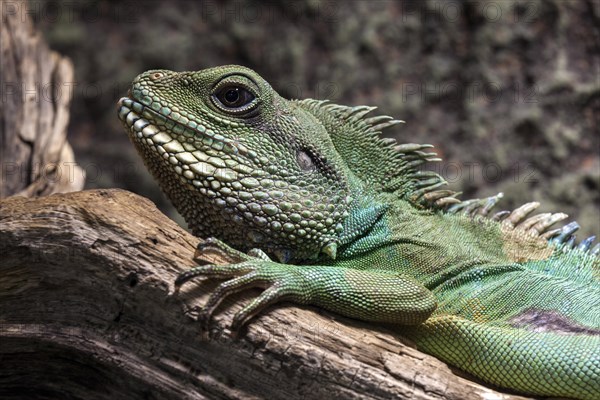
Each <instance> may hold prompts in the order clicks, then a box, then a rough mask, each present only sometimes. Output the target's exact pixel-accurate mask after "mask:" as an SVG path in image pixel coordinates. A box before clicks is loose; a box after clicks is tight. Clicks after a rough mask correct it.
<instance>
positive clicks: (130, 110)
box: [117, 93, 253, 158]
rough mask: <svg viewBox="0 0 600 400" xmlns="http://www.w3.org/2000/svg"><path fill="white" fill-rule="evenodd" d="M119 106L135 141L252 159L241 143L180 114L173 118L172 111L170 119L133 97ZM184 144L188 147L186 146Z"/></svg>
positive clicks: (121, 117) (124, 122)
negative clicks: (169, 144)
mask: <svg viewBox="0 0 600 400" xmlns="http://www.w3.org/2000/svg"><path fill="white" fill-rule="evenodd" d="M128 94H129V93H128ZM117 104H118V106H119V119H120V120H121V121H122V122H123V124H125V126H126V127H127V128H129V134H130V136H132V138H133V137H134V136H135V138H137V139H138V140H140V139H148V140H150V141H151V142H152V143H150V142H148V141H147V142H148V144H156V145H164V144H167V143H169V142H171V141H173V140H175V141H178V142H180V143H181V144H183V147H185V148H186V150H188V151H195V150H198V149H200V148H212V149H213V150H216V151H223V152H225V153H228V154H239V155H241V156H247V157H250V158H252V155H253V152H251V151H249V150H248V149H246V148H245V147H244V146H243V145H241V144H240V143H236V142H234V141H233V140H230V139H228V138H225V137H224V136H222V135H220V134H218V133H215V132H214V131H212V130H211V129H207V128H206V127H205V126H204V125H202V124H198V123H196V122H194V121H190V120H189V119H188V118H186V117H184V116H181V115H179V114H177V116H176V117H174V116H173V114H172V113H171V112H170V111H169V115H168V116H167V115H164V114H163V113H162V112H161V111H162V110H160V106H157V107H155V108H159V110H155V109H153V108H152V107H151V106H147V105H144V104H142V103H141V102H139V101H137V100H135V99H133V98H131V97H121V98H120V99H119V101H118V103H117ZM174 114H176V113H174ZM185 143H187V144H188V145H187V146H185Z"/></svg>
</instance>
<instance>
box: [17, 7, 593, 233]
mask: <svg viewBox="0 0 600 400" xmlns="http://www.w3.org/2000/svg"><path fill="white" fill-rule="evenodd" d="M29 14H30V15H32V16H33V17H34V18H35V20H36V22H37V25H38V26H39V27H40V28H41V29H42V30H43V32H44V34H45V36H46V39H47V40H48V41H49V44H50V46H51V48H53V49H54V50H58V51H59V52H61V53H62V54H64V55H67V56H69V57H70V58H71V59H72V61H73V63H74V65H75V69H76V82H74V85H73V86H72V87H73V89H74V100H73V104H72V115H71V123H70V128H69V135H70V138H69V140H70V142H71V143H72V145H73V146H74V149H75V154H76V158H77V161H78V163H79V164H80V165H81V166H82V167H83V168H84V169H86V171H87V175H88V178H87V187H88V188H92V187H122V188H125V189H129V190H132V191H134V192H136V193H139V194H142V195H144V196H146V197H149V198H151V199H152V200H153V201H154V202H156V203H157V204H158V205H159V207H160V208H161V209H163V210H165V212H167V213H168V214H169V215H171V216H173V217H174V218H176V219H178V220H179V221H180V222H182V221H181V219H180V218H179V217H177V216H176V214H175V212H174V210H172V208H171V207H170V205H169V203H168V201H167V200H166V198H164V197H163V196H162V195H161V194H160V192H159V189H158V186H157V185H156V184H155V183H154V181H153V180H152V178H151V177H150V176H149V175H148V174H147V173H146V171H145V168H144V167H143V165H142V163H141V161H140V160H139V158H138V157H137V155H136V154H135V151H134V148H133V146H132V145H130V143H129V142H128V139H127V137H126V135H125V134H124V132H123V131H122V128H121V126H120V125H119V122H118V120H117V118H116V105H115V103H116V101H117V99H118V98H119V97H120V96H122V95H124V94H125V93H126V90H127V86H128V84H129V82H131V80H132V79H133V78H134V77H135V76H136V75H137V74H138V73H140V72H142V71H144V70H147V69H153V68H166V69H172V70H197V69H202V68H206V67H210V66H215V65H220V64H233V63H235V64H243V65H246V66H248V67H251V68H253V69H255V70H256V71H257V72H259V73H260V74H261V75H262V76H263V77H265V78H266V79H267V80H268V81H269V82H271V84H272V85H273V87H274V88H275V89H276V90H278V91H279V93H280V94H282V95H283V96H285V97H297V98H304V97H315V98H320V99H323V98H328V99H331V100H332V101H335V102H338V103H342V104H349V105H359V104H368V105H376V106H378V107H379V112H381V113H383V114H389V115H392V116H394V117H396V118H399V119H403V120H405V121H406V124H405V125H403V126H400V127H397V128H395V129H393V130H390V131H389V132H387V135H389V136H393V137H396V138H397V139H398V140H399V142H421V143H432V144H434V145H435V146H436V148H437V152H438V153H439V154H440V156H441V157H442V158H443V159H444V162H442V163H439V165H437V166H435V168H437V170H438V171H440V172H441V173H442V174H443V175H444V176H445V177H446V178H447V179H448V180H449V181H450V183H451V187H452V188H453V189H455V190H461V191H463V192H464V197H482V196H490V195H493V194H495V193H497V192H500V191H502V192H505V195H506V197H505V200H504V201H503V202H502V203H501V206H500V208H502V209H510V208H513V207H515V206H518V205H520V204H522V203H524V202H527V201H531V200H537V201H540V202H542V207H541V208H540V210H543V211H563V212H566V213H568V214H569V215H571V216H572V217H573V218H576V219H577V220H578V221H579V222H580V224H581V225H582V226H583V228H582V234H581V235H580V237H582V236H583V234H588V235H589V234H593V233H600V220H599V219H600V217H599V215H600V133H599V126H598V125H599V123H598V122H599V119H600V82H599V74H600V34H599V31H598V27H599V26H600V18H599V17H600V2H599V1H593V0H588V1H585V0H573V1H571V0H545V1H508V0H501V1H483V0H475V1H467V2H464V3H463V2H459V1H439V0H434V1H406V2H393V1H387V0H386V1H345V2H333V1H315V0H300V1H290V2H276V1H264V2H259V1H239V0H234V1H222V2H217V1H168V2H166V1H121V2H118V1H108V0H103V1H79V2H74V1H71V0H66V1H52V2H46V1H31V2H30V10H29ZM373 167H374V168H377V166H373Z"/></svg>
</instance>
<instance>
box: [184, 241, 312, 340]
mask: <svg viewBox="0 0 600 400" xmlns="http://www.w3.org/2000/svg"><path fill="white" fill-rule="evenodd" d="M206 254H208V256H206ZM263 254H264V253H263ZM263 254H261V253H260V252H257V253H256V254H253V256H249V255H247V254H244V253H240V252H238V251H236V250H234V249H231V248H230V247H229V246H227V245H225V244H223V243H222V242H220V241H218V240H215V239H210V240H207V241H205V242H204V243H202V244H201V245H200V246H199V247H198V251H197V256H195V257H194V258H195V259H197V260H199V261H200V262H204V263H206V262H207V261H208V260H210V259H211V258H214V255H219V256H220V257H223V256H226V257H229V258H237V259H240V258H241V259H245V261H242V262H239V263H235V264H225V265H215V264H205V265H200V266H198V267H195V268H192V269H190V270H189V271H186V272H183V273H182V274H180V275H179V276H178V277H177V279H176V280H175V290H176V292H177V291H178V290H179V288H180V287H181V285H183V284H184V283H186V282H188V281H190V280H192V279H194V278H197V277H207V278H217V279H226V280H225V282H223V283H221V284H220V285H219V286H217V287H216V288H215V290H214V291H213V292H212V293H211V294H210V297H209V299H208V301H207V302H206V305H205V306H204V308H203V309H202V311H201V312H200V314H199V317H198V319H199V321H200V323H201V325H202V328H203V329H204V330H208V326H209V323H210V319H211V317H212V314H213V313H214V311H215V309H216V308H217V307H218V306H219V304H220V303H221V302H222V301H223V300H224V299H225V298H226V297H228V296H230V295H232V294H234V293H238V292H241V291H243V290H246V289H250V288H257V287H259V288H263V289H265V290H264V291H263V292H262V293H261V294H260V295H259V296H258V297H256V298H254V299H252V300H251V301H250V303H248V304H247V305H246V306H244V308H242V309H241V310H240V311H238V312H237V313H236V314H235V316H234V317H233V322H232V324H231V329H232V331H234V332H236V331H237V330H239V328H241V327H242V326H243V325H244V324H245V323H246V322H247V321H248V320H249V319H250V318H252V317H253V316H254V315H256V314H257V313H259V312H260V311H261V310H263V309H264V308H265V307H267V306H268V305H270V304H273V303H275V302H277V301H279V300H280V299H281V298H283V297H293V298H295V299H296V300H298V299H299V296H300V297H301V294H299V292H301V291H299V290H298V288H302V282H301V281H302V277H301V276H300V275H299V274H297V273H295V272H294V269H293V266H289V265H285V264H278V263H275V262H273V261H270V260H269V259H268V257H266V255H263ZM265 258H266V259H265Z"/></svg>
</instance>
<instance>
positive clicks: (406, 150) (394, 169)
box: [297, 99, 600, 257]
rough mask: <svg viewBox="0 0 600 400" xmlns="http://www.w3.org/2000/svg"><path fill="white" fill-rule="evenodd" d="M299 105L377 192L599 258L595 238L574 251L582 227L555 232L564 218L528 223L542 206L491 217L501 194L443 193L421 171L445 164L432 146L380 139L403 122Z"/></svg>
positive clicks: (365, 109) (433, 176)
mask: <svg viewBox="0 0 600 400" xmlns="http://www.w3.org/2000/svg"><path fill="white" fill-rule="evenodd" d="M297 103H298V104H299V105H300V106H301V107H303V108H304V109H306V110H307V111H309V112H311V113H312V114H313V115H314V116H315V117H317V118H318V119H319V120H320V121H321V122H322V123H323V124H324V125H325V127H326V129H327V131H328V132H329V133H330V136H331V139H332V141H333V143H334V145H335V146H336V150H337V151H338V152H339V153H340V154H341V155H342V157H343V158H344V160H345V161H346V163H347V164H348V166H349V167H350V168H351V169H352V171H353V172H354V173H355V174H357V175H358V176H359V177H360V178H361V179H363V180H364V181H365V182H368V183H369V184H370V185H371V186H372V187H374V188H375V189H376V190H380V191H385V192H392V193H395V194H397V195H398V196H399V197H401V198H404V199H406V200H408V201H410V202H411V203H412V204H415V205H417V206H421V207H428V208H432V209H440V210H445V212H447V213H450V214H456V213H464V214H466V215H468V216H471V217H480V218H483V217H484V218H489V219H491V220H495V221H498V222H499V223H501V224H502V225H503V227H504V228H505V229H513V230H518V231H522V232H525V233H526V234H529V235H531V236H533V237H540V238H542V239H545V240H548V241H549V243H550V244H552V245H555V246H557V247H559V248H560V249H562V250H563V251H567V250H571V249H578V250H580V251H583V252H588V253H590V254H592V255H595V256H598V257H600V244H596V245H595V246H594V247H593V248H592V244H593V242H594V240H595V238H596V237H595V236H590V237H589V238H587V239H585V240H583V241H582V242H581V243H579V244H578V245H577V246H576V245H575V240H576V235H575V234H574V233H575V232H576V231H577V230H578V229H579V225H578V224H577V222H571V223H569V224H567V225H565V226H563V227H562V228H558V229H550V228H551V227H552V226H553V225H555V224H556V223H558V222H560V221H562V220H564V219H566V218H567V215H566V214H564V213H542V214H537V215H534V216H531V217H528V216H529V214H531V213H532V212H533V211H534V210H535V209H537V208H538V207H539V205H540V204H539V203H538V202H531V203H526V204H524V205H522V206H521V207H519V208H517V209H515V210H513V211H500V212H497V213H495V214H493V215H491V216H490V215H489V212H490V210H491V209H492V208H493V207H494V206H495V205H496V203H498V201H499V200H500V199H501V198H502V197H503V194H502V193H499V194H498V195H496V196H492V197H488V198H484V199H471V200H462V201H461V200H459V199H457V198H456V197H457V196H458V195H459V194H460V193H459V192H455V191H452V190H447V189H440V188H441V187H442V186H444V185H446V184H447V182H446V181H445V180H444V179H443V178H442V177H441V176H440V175H438V174H437V173H435V172H432V171H421V170H418V169H417V168H418V167H420V166H421V165H423V164H425V163H427V162H437V161H441V159H440V158H437V154H436V153H433V152H427V149H431V148H433V146H432V145H430V144H414V143H407V144H396V141H395V140H394V139H387V138H382V137H381V131H382V130H383V129H385V128H388V127H391V126H395V125H398V124H400V123H403V122H404V121H400V120H395V119H393V118H392V117H389V116H386V115H382V116H376V117H370V118H365V116H366V115H367V114H368V113H369V112H371V111H373V110H375V109H376V107H369V106H356V107H348V106H342V105H337V104H329V103H328V102H327V101H326V100H325V101H322V100H314V99H306V100H299V101H297Z"/></svg>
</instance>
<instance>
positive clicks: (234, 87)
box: [212, 84, 256, 113]
mask: <svg viewBox="0 0 600 400" xmlns="http://www.w3.org/2000/svg"><path fill="white" fill-rule="evenodd" d="M212 100H213V102H214V104H215V105H216V106H217V107H218V108H220V109H221V110H222V111H225V112H228V113H245V112H248V111H249V110H251V109H252V108H253V107H254V106H256V101H255V100H256V96H255V95H254V93H252V92H251V91H250V89H247V88H246V87H244V86H243V85H238V84H231V85H227V86H225V87H222V88H220V89H218V90H216V91H215V93H214V94H213V95H212Z"/></svg>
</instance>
